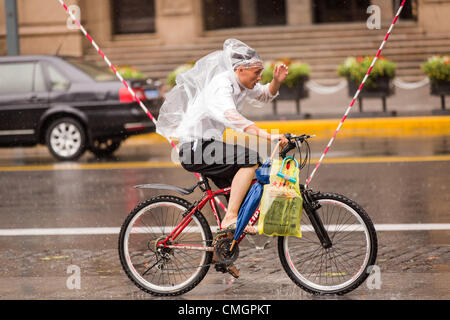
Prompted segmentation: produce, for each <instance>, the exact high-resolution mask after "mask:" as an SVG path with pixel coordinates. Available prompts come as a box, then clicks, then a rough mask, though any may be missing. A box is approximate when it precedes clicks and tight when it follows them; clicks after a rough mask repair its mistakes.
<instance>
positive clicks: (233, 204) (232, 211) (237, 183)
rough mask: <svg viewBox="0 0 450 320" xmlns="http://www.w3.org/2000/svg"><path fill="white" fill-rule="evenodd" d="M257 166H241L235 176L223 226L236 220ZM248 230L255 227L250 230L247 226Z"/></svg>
mask: <svg viewBox="0 0 450 320" xmlns="http://www.w3.org/2000/svg"><path fill="white" fill-rule="evenodd" d="M257 168H258V165H255V166H253V167H250V168H241V169H239V171H238V172H237V173H236V175H235V176H234V178H233V181H232V183H231V192H230V200H229V201H228V208H227V213H226V215H225V217H224V219H223V221H222V228H224V227H227V226H229V225H230V224H232V223H234V222H236V220H237V216H238V213H239V208H240V207H241V204H242V201H243V200H244V196H245V194H246V193H247V190H248V188H249V187H250V184H251V182H252V179H253V176H254V174H255V170H256V169H257ZM246 230H247V231H249V232H254V228H253V229H252V230H249V227H246Z"/></svg>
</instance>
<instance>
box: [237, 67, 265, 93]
mask: <svg viewBox="0 0 450 320" xmlns="http://www.w3.org/2000/svg"><path fill="white" fill-rule="evenodd" d="M262 71H263V68H261V67H254V68H243V67H239V68H237V69H236V74H237V75H238V77H239V81H241V83H242V84H243V85H244V86H245V87H246V88H247V89H253V88H254V87H255V85H256V84H257V83H258V81H260V80H261V74H262Z"/></svg>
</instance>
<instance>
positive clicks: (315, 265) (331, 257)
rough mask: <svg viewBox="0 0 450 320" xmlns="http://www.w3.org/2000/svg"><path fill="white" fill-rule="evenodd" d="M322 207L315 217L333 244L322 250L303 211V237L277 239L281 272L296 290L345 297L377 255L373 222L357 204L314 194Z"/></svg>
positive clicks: (330, 196) (357, 284) (336, 195)
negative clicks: (281, 266)
mask: <svg viewBox="0 0 450 320" xmlns="http://www.w3.org/2000/svg"><path fill="white" fill-rule="evenodd" d="M312 198H313V199H312V200H314V201H318V202H319V204H320V205H321V207H320V208H319V209H317V215H318V216H319V218H320V219H321V220H322V222H323V224H324V227H325V229H326V230H327V232H328V235H329V237H330V239H331V241H332V247H331V248H329V249H325V248H323V247H322V245H321V243H320V240H319V238H318V237H317V235H316V233H315V231H314V228H313V227H312V225H311V222H310V220H309V218H308V215H307V214H306V212H305V211H304V212H303V215H302V224H301V230H302V238H297V237H279V239H278V254H279V257H280V260H281V264H282V265H283V268H284V270H285V271H286V273H287V274H288V276H289V277H290V278H291V279H292V281H294V282H295V283H296V284H297V285H298V286H299V287H301V288H302V289H304V290H305V291H307V292H309V293H312V294H345V293H348V292H350V291H352V290H354V289H356V288H357V287H358V286H359V285H360V284H361V283H363V282H364V280H365V279H366V278H367V277H368V275H369V273H370V269H369V270H368V268H369V267H370V266H372V265H374V264H375V260H376V256H377V236H376V232H375V228H374V226H373V223H372V221H371V220H370V218H369V216H368V215H367V213H366V212H365V211H364V209H363V208H361V207H360V206H359V205H358V204H357V203H355V202H354V201H352V200H351V199H348V198H346V197H344V196H342V195H339V194H335V193H320V192H318V193H313V194H312Z"/></svg>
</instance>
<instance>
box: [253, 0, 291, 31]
mask: <svg viewBox="0 0 450 320" xmlns="http://www.w3.org/2000/svg"><path fill="white" fill-rule="evenodd" d="M256 7H257V14H256V17H257V18H256V20H257V24H258V25H260V26H268V25H284V24H286V3H285V0H264V1H261V0H259V1H256Z"/></svg>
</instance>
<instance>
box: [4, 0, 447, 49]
mask: <svg viewBox="0 0 450 320" xmlns="http://www.w3.org/2000/svg"><path fill="white" fill-rule="evenodd" d="M400 2H401V1H400V0H366V1H364V0H347V1H343V0H342V1H339V0H333V1H331V0H320V1H318V0H95V1H92V0H90V1H89V0H67V1H66V4H67V5H76V6H78V7H79V8H80V9H81V12H80V16H81V22H82V24H83V25H84V26H85V27H86V29H87V30H88V32H90V33H91V34H92V35H93V37H94V38H95V40H96V41H97V42H98V43H99V44H101V43H102V42H104V41H114V40H115V39H130V40H135V41H139V39H140V38H141V37H144V36H145V38H146V39H154V40H155V43H157V44H159V45H162V46H164V45H183V44H189V43H192V42H194V40H195V39H198V38H201V37H202V36H203V35H204V34H205V32H208V30H214V29H220V28H246V27H254V26H259V25H265V26H267V25H273V26H280V25H281V26H286V27H287V28H288V27H289V26H299V25H314V24H323V23H346V22H348V23H351V22H354V21H363V20H365V19H367V17H368V16H369V15H368V13H367V12H366V9H367V7H368V6H369V5H373V4H375V5H378V6H379V7H380V9H381V19H382V20H383V21H392V18H393V16H394V14H395V10H396V9H395V8H397V7H398V5H399V3H400ZM407 3H408V5H407V7H405V12H404V19H409V20H414V21H417V24H418V25H419V26H420V27H421V28H422V29H423V30H425V31H426V32H429V33H446V34H450V19H449V18H448V17H449V16H450V0H407ZM17 11H18V24H19V37H20V54H54V53H55V52H56V51H57V50H58V48H59V53H60V54H70V55H77V56H82V55H83V54H85V52H86V50H87V47H88V46H89V45H90V44H89V43H88V42H87V41H85V40H84V39H83V35H82V34H81V33H80V32H79V31H77V30H73V29H70V28H68V25H70V21H68V16H67V14H66V13H65V11H64V9H63V8H62V7H61V6H60V4H59V1H58V0H17ZM5 35H6V23H5V0H0V55H6V54H7V45H6V37H5Z"/></svg>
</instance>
